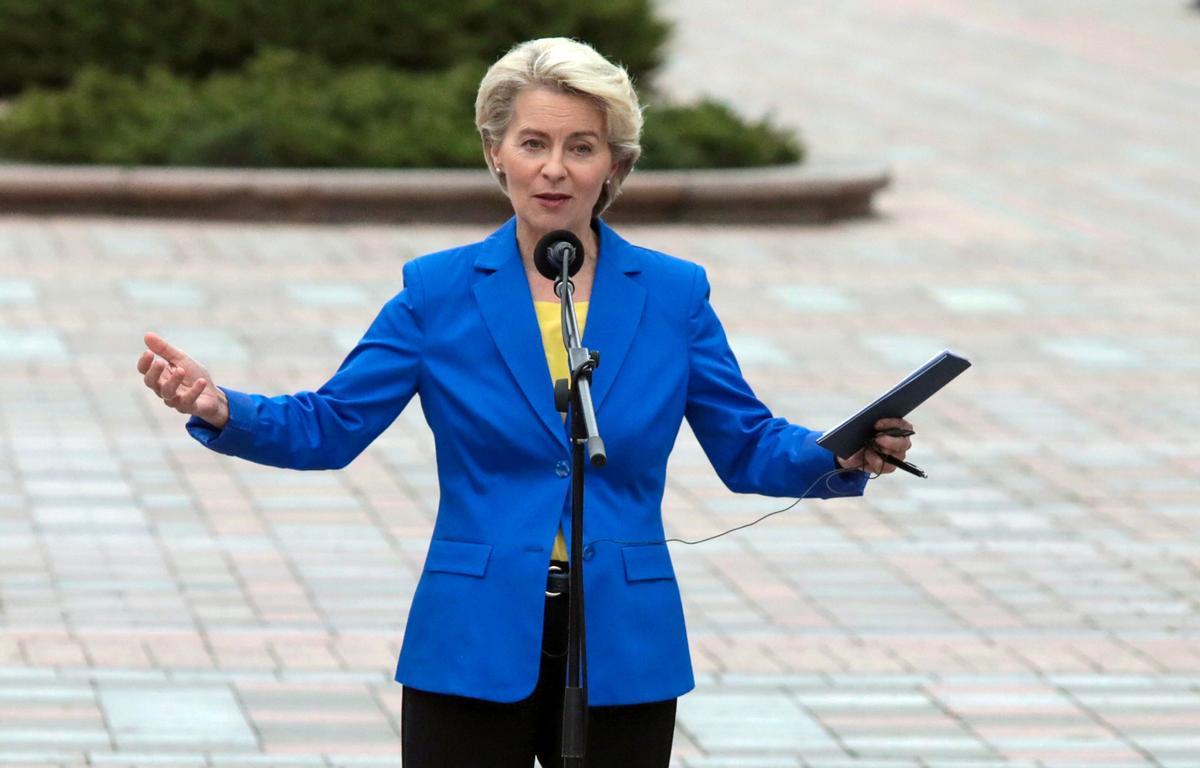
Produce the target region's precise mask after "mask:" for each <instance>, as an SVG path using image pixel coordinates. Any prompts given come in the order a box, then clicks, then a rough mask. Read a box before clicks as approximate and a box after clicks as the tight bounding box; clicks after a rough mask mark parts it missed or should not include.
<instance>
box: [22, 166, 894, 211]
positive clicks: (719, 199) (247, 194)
mask: <svg viewBox="0 0 1200 768" xmlns="http://www.w3.org/2000/svg"><path fill="white" fill-rule="evenodd" d="M889 182H890V177H889V174H888V172H887V170H886V169H885V168H883V167H882V166H879V165H871V164H854V163H840V164H834V163H827V164H816V165H809V164H805V165H790V166H776V167H771V168H753V169H742V168H739V169H730V170H707V171H635V172H634V174H633V175H632V176H630V178H629V180H628V181H627V182H626V184H625V188H624V190H623V191H622V194H621V197H620V199H618V201H617V202H616V203H615V204H614V205H613V207H612V209H611V211H610V212H609V214H608V215H606V217H605V218H607V219H611V220H613V221H620V222H689V223H692V222H736V223H804V222H821V221H831V220H834V219H841V218H847V217H855V216H864V215H869V214H870V212H871V198H872V196H873V195H874V193H875V192H876V191H877V190H879V189H882V188H884V187H886V186H887V185H888V184H889ZM0 213H21V214H39V215H56V214H83V215H105V216H151V217H162V218H187V219H218V220H233V221H287V222H381V223H395V222H459V223H484V222H495V221H496V220H497V219H499V218H506V217H507V216H510V215H511V214H512V208H511V207H510V206H509V203H508V200H507V199H506V198H505V197H504V195H503V194H502V193H501V192H500V190H499V189H498V188H497V186H496V184H495V182H494V181H492V178H491V176H489V175H488V173H487V171H485V170H357V169H356V170H343V169H336V170H325V169H313V170H293V169H218V168H149V167H131V168H123V167H118V166H45V165H11V164H10V165H0Z"/></svg>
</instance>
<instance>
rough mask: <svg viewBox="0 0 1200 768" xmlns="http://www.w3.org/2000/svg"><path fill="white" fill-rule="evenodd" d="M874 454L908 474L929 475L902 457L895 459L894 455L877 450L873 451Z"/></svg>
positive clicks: (925, 476)
mask: <svg viewBox="0 0 1200 768" xmlns="http://www.w3.org/2000/svg"><path fill="white" fill-rule="evenodd" d="M875 455H876V456H878V457H879V458H881V459H883V460H884V461H886V462H887V463H888V464H891V465H892V466H893V467H899V468H900V469H903V470H904V471H905V472H908V473H909V474H913V475H916V476H917V477H924V478H928V477H929V475H927V474H925V470H923V469H921V468H920V467H918V466H917V465H916V464H909V463H908V462H907V461H905V460H904V459H897V458H896V457H895V456H892V455H889V454H886V453H880V452H879V451H875Z"/></svg>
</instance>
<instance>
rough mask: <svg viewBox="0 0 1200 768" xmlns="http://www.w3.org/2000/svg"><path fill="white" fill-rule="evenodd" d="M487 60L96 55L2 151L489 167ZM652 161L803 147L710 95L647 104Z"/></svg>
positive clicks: (10, 133)
mask: <svg viewBox="0 0 1200 768" xmlns="http://www.w3.org/2000/svg"><path fill="white" fill-rule="evenodd" d="M485 69H486V66H485V65H484V64H482V63H464V64H460V65H458V66H456V67H454V68H452V69H450V70H447V71H443V72H404V71H398V70H394V69H389V68H387V67H384V66H376V65H371V66H356V67H351V68H340V69H339V68H335V67H332V66H330V65H328V64H326V63H325V62H323V61H322V60H320V59H318V58H315V57H312V56H305V55H301V54H298V53H296V52H294V51H286V50H267V51H263V52H262V53H260V54H258V55H256V56H255V57H254V58H252V59H250V60H249V61H248V63H247V64H246V66H245V68H244V69H243V70H241V71H237V72H233V73H222V74H216V75H213V76H212V77H209V78H207V79H205V80H202V81H194V80H192V79H190V78H185V77H180V76H178V75H176V74H174V73H172V72H171V71H169V70H168V69H166V68H164V67H161V66H156V67H151V68H150V69H149V70H148V71H147V72H146V73H145V74H144V75H142V76H131V75H123V74H114V73H112V72H109V71H106V70H104V69H101V68H99V67H95V66H90V67H85V68H84V69H83V70H82V71H81V72H80V73H79V75H78V76H77V77H76V78H75V79H74V80H73V81H72V83H71V84H70V85H69V87H67V88H66V89H63V90H59V91H52V90H47V89H32V90H30V91H28V92H26V93H25V94H23V95H22V96H21V97H20V98H19V99H17V100H16V101H14V102H13V104H12V105H11V108H10V110H9V111H8V113H7V114H6V115H4V116H3V118H0V155H3V156H6V157H8V158H11V159H21V160H28V161H35V162H49V163H111V164H125V165H189V166H210V165H212V166H234V167H238V166H240V167H270V166H279V167H383V168H429V167H440V168H455V167H459V168H480V167H482V166H483V157H482V150H481V148H480V143H479V136H478V133H477V132H476V131H475V125H474V101H475V91H476V89H477V88H478V84H479V80H480V78H481V77H482V76H483V72H484V70H485ZM643 147H644V153H643V159H642V161H641V163H640V164H639V167H642V168H703V167H732V166H750V165H766V164H774V163H781V162H794V161H796V160H799V159H800V156H801V154H802V150H801V147H800V146H799V144H798V143H797V141H796V140H795V139H794V138H793V137H792V136H791V135H790V134H788V133H787V132H784V131H780V130H778V129H776V128H773V127H772V126H771V125H769V123H767V122H765V121H764V122H761V123H756V124H749V125H746V124H743V123H742V122H741V121H740V120H739V119H738V118H737V116H736V115H734V114H733V113H732V112H730V111H729V109H728V108H726V107H724V106H722V105H720V104H716V103H712V102H702V103H700V104H698V105H694V106H691V107H680V106H655V105H654V104H653V103H651V104H650V106H649V108H648V109H647V110H646V129H645V132H644V135H643Z"/></svg>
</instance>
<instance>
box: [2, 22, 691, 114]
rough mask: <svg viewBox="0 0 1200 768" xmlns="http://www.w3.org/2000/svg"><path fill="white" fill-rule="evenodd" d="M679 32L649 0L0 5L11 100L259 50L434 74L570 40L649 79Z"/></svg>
mask: <svg viewBox="0 0 1200 768" xmlns="http://www.w3.org/2000/svg"><path fill="white" fill-rule="evenodd" d="M669 33H670V25H669V23H667V22H665V21H663V20H662V19H660V18H658V17H657V16H656V15H655V14H654V11H653V8H652V6H651V2H650V0H603V2H601V1H600V0H522V1H521V2H517V3H514V2H508V1H507V0H438V2H418V1H417V0H301V1H299V2H285V1H284V0H172V2H167V3H163V2H157V1H152V0H69V1H68V2H63V0H0V95H8V94H14V93H17V92H19V91H21V90H24V89H25V88H27V87H31V86H35V85H41V86H50V87H60V86H64V85H66V84H67V83H69V82H70V81H72V80H73V79H74V77H75V75H76V74H77V73H78V72H79V71H81V70H82V69H83V68H84V67H85V66H87V65H96V66H99V67H101V68H103V69H106V70H108V71H111V72H114V73H119V74H129V75H137V74H144V73H146V72H148V71H149V70H150V69H151V68H153V67H155V66H161V67H165V68H167V69H169V70H171V71H172V72H175V73H176V74H179V75H183V76H187V77H191V78H194V79H198V78H204V77H207V76H209V75H211V74H213V73H214V72H219V71H233V70H237V69H240V68H242V67H243V66H244V65H245V64H246V63H247V62H248V61H249V60H250V59H252V58H253V57H254V56H255V55H256V52H257V50H258V49H259V47H260V46H261V47H263V48H287V49H290V50H295V51H299V52H301V53H305V54H309V55H312V56H315V57H318V58H321V59H323V60H325V61H326V62H328V63H330V64H332V65H333V66H335V67H345V66H359V65H380V66H386V67H391V68H396V69H405V70H414V71H426V72H430V71H439V70H447V69H451V68H453V67H455V66H457V65H459V64H464V63H469V62H476V63H480V62H486V63H491V62H492V61H495V60H496V59H497V58H498V57H499V56H500V55H501V54H502V53H504V51H506V50H508V48H509V47H511V46H512V45H513V44H514V43H516V42H519V41H521V40H528V39H532V38H536V37H548V36H559V35H561V36H566V37H575V38H577V39H580V40H587V41H588V42H589V43H590V44H591V45H593V46H594V47H595V48H596V49H597V50H599V51H600V52H601V53H603V54H604V55H606V56H608V57H610V58H611V59H613V60H614V61H618V62H620V63H622V64H623V65H624V66H625V67H627V68H628V69H629V71H630V73H631V74H632V75H633V76H634V80H635V82H637V83H639V84H645V83H648V82H649V81H650V76H651V75H652V73H653V72H654V70H655V69H656V68H657V67H658V66H659V65H660V64H661V61H662V47H663V44H664V42H665V41H666V39H667V36H668V35H669Z"/></svg>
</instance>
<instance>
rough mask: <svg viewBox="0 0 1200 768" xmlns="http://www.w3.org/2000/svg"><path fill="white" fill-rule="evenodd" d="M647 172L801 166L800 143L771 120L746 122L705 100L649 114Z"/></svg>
mask: <svg viewBox="0 0 1200 768" xmlns="http://www.w3.org/2000/svg"><path fill="white" fill-rule="evenodd" d="M645 115H646V130H645V132H644V135H643V136H642V164H643V167H646V168H663V169H668V168H669V169H684V168H738V167H744V166H758V165H782V164H785V163H795V162H799V161H800V159H801V158H802V157H803V156H804V151H803V148H802V147H801V145H800V141H799V140H798V139H797V138H796V137H795V135H794V134H792V133H791V132H790V131H787V130H784V129H780V128H776V127H774V126H772V125H771V124H770V122H769V121H768V120H765V119H764V120H761V121H759V122H757V123H747V122H745V121H743V120H742V119H741V118H740V117H738V116H737V114H735V113H734V112H733V111H732V110H730V109H729V107H727V106H725V105H724V104H720V103H718V102H715V101H710V100H705V101H701V102H700V103H698V104H694V105H687V106H680V105H673V106H662V107H658V108H655V107H654V106H653V105H652V106H651V107H650V108H649V109H647V110H646V113H645Z"/></svg>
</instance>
